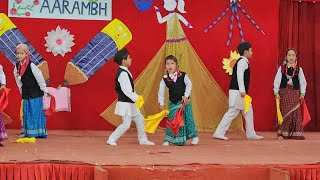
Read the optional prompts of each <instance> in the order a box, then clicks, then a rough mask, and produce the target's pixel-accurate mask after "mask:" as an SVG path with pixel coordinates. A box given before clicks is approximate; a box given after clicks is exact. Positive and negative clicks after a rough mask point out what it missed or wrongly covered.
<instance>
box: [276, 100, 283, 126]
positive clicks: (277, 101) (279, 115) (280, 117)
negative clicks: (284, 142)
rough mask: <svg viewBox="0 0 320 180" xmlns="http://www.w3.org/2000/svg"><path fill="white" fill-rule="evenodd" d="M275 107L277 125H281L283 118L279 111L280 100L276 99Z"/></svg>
mask: <svg viewBox="0 0 320 180" xmlns="http://www.w3.org/2000/svg"><path fill="white" fill-rule="evenodd" d="M276 106H277V117H278V124H279V125H281V124H282V122H283V117H282V114H281V111H280V99H276Z"/></svg>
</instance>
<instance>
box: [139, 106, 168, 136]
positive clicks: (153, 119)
mask: <svg viewBox="0 0 320 180" xmlns="http://www.w3.org/2000/svg"><path fill="white" fill-rule="evenodd" d="M168 114H169V111H168V110H162V111H161V112H159V113H157V114H155V115H152V116H148V117H147V118H146V119H144V126H145V129H146V132H147V133H155V132H156V130H157V128H158V126H159V124H160V122H161V121H162V119H163V118H164V117H167V116H168Z"/></svg>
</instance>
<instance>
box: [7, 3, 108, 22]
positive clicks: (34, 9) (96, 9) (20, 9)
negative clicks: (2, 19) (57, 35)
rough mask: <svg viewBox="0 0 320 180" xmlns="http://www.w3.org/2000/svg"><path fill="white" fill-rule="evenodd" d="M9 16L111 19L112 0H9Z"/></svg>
mask: <svg viewBox="0 0 320 180" xmlns="http://www.w3.org/2000/svg"><path fill="white" fill-rule="evenodd" d="M8 1H9V7H8V11H9V12H8V15H9V17H23V18H49V19H80V20H111V19H112V6H111V5H112V3H111V2H112V0H8Z"/></svg>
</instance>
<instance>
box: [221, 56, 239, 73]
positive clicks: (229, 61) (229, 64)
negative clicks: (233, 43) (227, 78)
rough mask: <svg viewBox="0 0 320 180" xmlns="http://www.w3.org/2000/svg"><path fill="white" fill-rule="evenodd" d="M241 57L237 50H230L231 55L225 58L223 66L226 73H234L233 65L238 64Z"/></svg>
mask: <svg viewBox="0 0 320 180" xmlns="http://www.w3.org/2000/svg"><path fill="white" fill-rule="evenodd" d="M239 58H240V54H239V53H237V52H236V51H234V52H232V51H230V57H229V58H223V61H222V64H223V66H222V68H223V69H225V70H226V73H228V74H229V75H232V71H233V66H234V65H235V64H236V62H237V60H238V59H239Z"/></svg>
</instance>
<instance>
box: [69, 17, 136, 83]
mask: <svg viewBox="0 0 320 180" xmlns="http://www.w3.org/2000/svg"><path fill="white" fill-rule="evenodd" d="M131 39H132V34H131V32H130V30H129V29H128V28H127V26H126V25H125V24H123V23H122V22H121V21H120V20H118V19H114V20H113V21H111V22H110V23H109V24H108V25H107V26H106V27H105V28H103V29H102V30H101V32H100V33H98V34H97V35H96V36H95V37H94V38H93V39H92V40H91V41H90V42H89V43H88V44H87V45H86V46H85V47H84V48H83V49H81V50H80V52H79V53H78V54H77V55H76V56H75V57H74V58H73V59H72V60H71V61H70V62H69V63H68V64H67V67H66V71H65V75H64V84H65V85H76V84H81V83H85V82H86V81H87V80H88V79H89V78H90V77H91V76H92V75H93V74H95V73H96V72H97V71H98V70H99V69H100V68H101V67H102V66H103V65H105V63H106V62H107V61H108V60H110V59H111V58H112V57H113V56H114V55H115V53H116V52H118V51H119V50H120V49H122V48H123V47H124V46H125V45H126V44H128V43H129V42H130V41H131Z"/></svg>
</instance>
